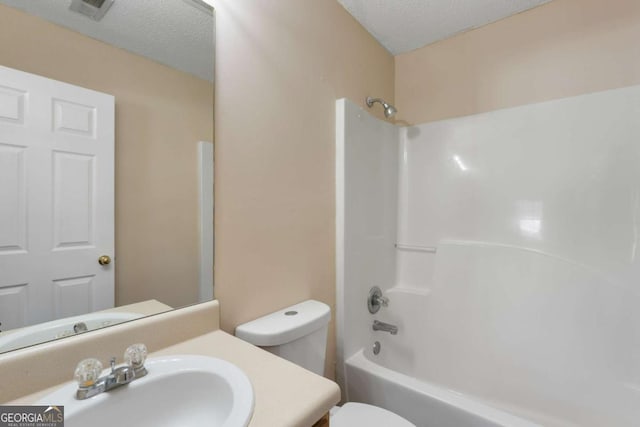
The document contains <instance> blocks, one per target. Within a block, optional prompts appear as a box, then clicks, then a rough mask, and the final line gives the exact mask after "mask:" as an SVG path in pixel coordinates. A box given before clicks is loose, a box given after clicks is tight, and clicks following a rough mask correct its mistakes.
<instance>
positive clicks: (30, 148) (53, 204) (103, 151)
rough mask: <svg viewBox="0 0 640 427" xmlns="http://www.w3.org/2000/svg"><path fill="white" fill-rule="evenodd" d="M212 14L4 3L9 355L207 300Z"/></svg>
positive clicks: (0, 57) (115, 4)
mask: <svg viewBox="0 0 640 427" xmlns="http://www.w3.org/2000/svg"><path fill="white" fill-rule="evenodd" d="M213 32H214V28H213V11H212V8H211V7H210V6H208V5H207V3H205V2H203V1H201V0H163V1H151V0H140V1H135V2H131V1H121V0H115V1H114V0H64V1H41V0H0V331H1V332H0V352H2V351H7V350H11V349H14V348H19V347H23V346H25V345H31V344H35V343H37V342H41V341H46V340H50V339H55V338H60V337H65V336H68V335H74V334H77V333H83V332H86V331H90V330H93V329H96V328H100V327H103V326H108V325H112V324H115V323H120V322H123V321H127V320H132V319H135V318H139V317H142V316H145V315H149V314H155V313H158V312H162V311H166V310H170V309H172V308H177V307H182V306H185V305H188V304H193V303H196V302H200V301H204V300H208V299H211V298H212V297H213V144H212V141H213V57H214V51H213V39H214V34H213Z"/></svg>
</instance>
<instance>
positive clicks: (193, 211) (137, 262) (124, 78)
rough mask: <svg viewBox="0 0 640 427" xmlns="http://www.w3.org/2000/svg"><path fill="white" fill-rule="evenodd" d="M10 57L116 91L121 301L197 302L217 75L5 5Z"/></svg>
mask: <svg viewBox="0 0 640 427" xmlns="http://www.w3.org/2000/svg"><path fill="white" fill-rule="evenodd" d="M0 64H1V65H4V66H7V67H11V68H17V69H20V70H23V71H27V72H30V73H35V74H39V75H43V76H46V77H49V78H53V79H56V80H61V81H64V82H67V83H71V84H75V85H79V86H83V87H87V88H91V89H95V90H98V91H101V92H107V93H110V94H112V95H114V96H115V98H116V200H115V202H116V254H117V260H116V263H115V265H116V302H117V304H118V305H120V304H128V303H132V302H137V301H141V300H144V299H148V298H156V299H158V300H160V301H162V302H164V303H166V304H169V305H171V306H182V305H185V304H189V303H193V302H195V301H196V300H197V295H198V289H197V281H198V234H197V233H198V223H197V220H198V216H197V215H198V214H197V176H196V170H197V169H196V165H197V151H196V143H197V141H199V140H208V141H210V140H211V139H212V135H213V124H212V117H213V88H212V85H211V83H209V82H206V81H203V80H200V79H198V78H196V77H192V76H190V75H188V74H185V73H183V72H179V71H176V70H173V69H171V68H168V67H166V66H164V65H160V64H158V63H156V62H152V61H150V60H147V59H145V58H142V57H140V56H137V55H133V54H131V53H128V52H126V51H124V50H121V49H117V48H114V47H112V46H109V45H106V44H104V43H101V42H98V41H95V40H93V39H90V38H88V37H85V36H82V35H80V34H78V33H75V32H72V31H69V30H66V29H64V28H62V27H58V26H56V25H53V24H50V23H48V22H46V21H43V20H41V19H38V18H34V17H31V16H29V15H26V14H24V13H22V12H19V11H16V10H14V9H11V8H8V7H6V6H0Z"/></svg>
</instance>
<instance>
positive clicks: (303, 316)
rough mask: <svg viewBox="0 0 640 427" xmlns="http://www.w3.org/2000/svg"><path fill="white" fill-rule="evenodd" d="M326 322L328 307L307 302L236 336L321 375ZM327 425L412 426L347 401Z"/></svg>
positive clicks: (246, 327) (382, 411) (254, 323)
mask: <svg viewBox="0 0 640 427" xmlns="http://www.w3.org/2000/svg"><path fill="white" fill-rule="evenodd" d="M330 319H331V310H330V309H329V306H328V305H326V304H323V303H321V302H318V301H314V300H308V301H305V302H301V303H300V304H296V305H293V306H291V307H287V308H285V309H282V310H278V311H276V312H275V313H271V314H268V315H266V316H264V317H261V318H259V319H256V320H252V321H251V322H247V323H244V324H242V325H240V326H238V327H237V328H236V336H237V337H238V338H241V339H243V340H245V341H247V342H250V343H251V344H254V345H257V346H260V347H262V348H264V349H265V350H267V351H269V352H271V353H273V354H275V355H278V356H280V357H282V358H284V359H287V360H289V361H291V362H293V363H295V364H297V365H300V366H302V367H303V368H306V369H308V370H310V371H312V372H315V373H316V374H318V375H322V374H323V373H324V359H325V354H326V346H327V330H328V326H329V320H330ZM331 426H332V427H354V426H368V427H415V425H413V424H411V423H410V422H409V421H407V420H405V419H404V418H402V417H400V416H399V415H396V414H394V413H393V412H390V411H387V410H386V409H382V408H379V407H377V406H373V405H366V404H364V403H351V402H350V403H346V404H345V405H343V406H342V407H341V408H337V409H334V410H332V411H331Z"/></svg>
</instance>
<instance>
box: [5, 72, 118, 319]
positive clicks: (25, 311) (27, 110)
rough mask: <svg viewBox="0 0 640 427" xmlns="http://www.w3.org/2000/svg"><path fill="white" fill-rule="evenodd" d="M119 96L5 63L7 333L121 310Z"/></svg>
mask: <svg viewBox="0 0 640 427" xmlns="http://www.w3.org/2000/svg"><path fill="white" fill-rule="evenodd" d="M113 199H114V98H113V96H111V95H107V94H104V93H100V92H95V91H92V90H88V89H84V88H80V87H77V86H73V85H70V84H66V83H62V82H59V81H56V80H51V79H47V78H44V77H40V76H36V75H34V74H28V73H24V72H22V71H18V70H13V69H11V68H6V67H1V66H0V323H1V326H0V330H7V329H13V328H16V327H21V326H26V325H32V324H34V323H40V322H43V321H48V320H52V319H57V318H60V317H67V316H72V315H76V314H83V313H87V312H91V311H94V310H100V309H105V308H110V307H113V304H114V266H113V263H111V264H108V265H100V264H99V263H98V259H99V257H100V256H102V255H107V256H109V257H110V258H113V257H114V202H113Z"/></svg>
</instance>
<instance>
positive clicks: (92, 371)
mask: <svg viewBox="0 0 640 427" xmlns="http://www.w3.org/2000/svg"><path fill="white" fill-rule="evenodd" d="M146 358H147V348H146V347H145V345H144V344H134V345H132V346H129V347H128V348H127V350H126V351H125V352H124V359H125V364H124V365H122V366H120V367H116V358H115V357H112V358H111V360H110V365H111V372H109V373H108V374H106V375H104V376H100V373H101V372H102V363H100V361H99V360H98V359H84V360H83V361H81V362H80V363H78V366H77V367H76V371H75V374H74V378H75V380H76V381H77V382H78V390H77V391H76V398H77V399H78V400H84V399H88V398H90V397H93V396H95V395H97V394H100V393H103V392H106V391H109V390H112V389H114V388H117V387H120V386H123V385H125V384H129V383H130V382H131V381H133V380H136V379H138V378H142V377H144V376H145V375H146V374H147V369H146V368H145V367H144V361H145V360H146Z"/></svg>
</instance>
